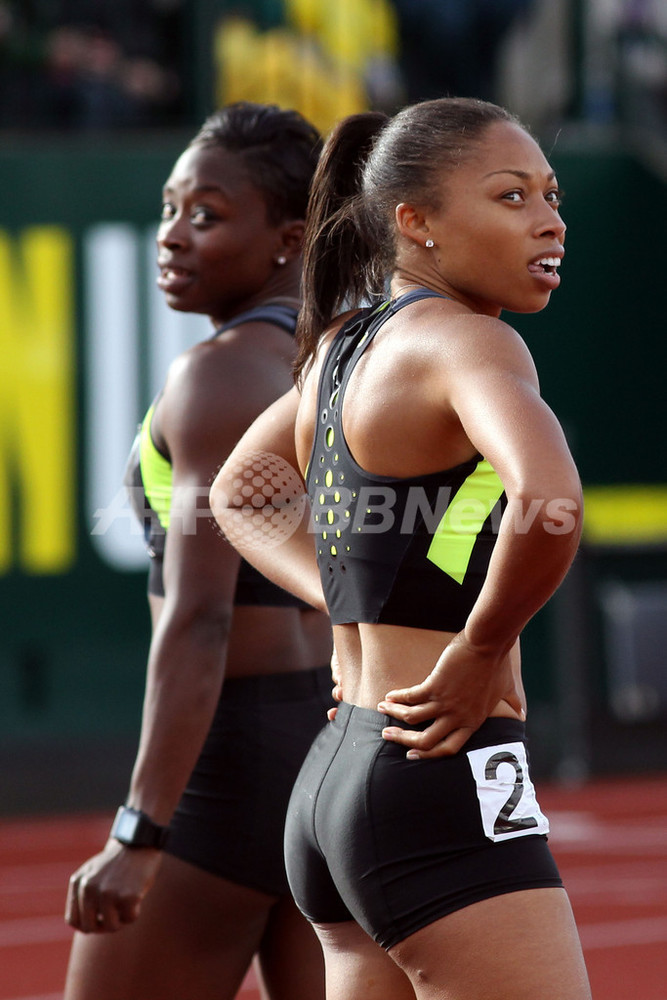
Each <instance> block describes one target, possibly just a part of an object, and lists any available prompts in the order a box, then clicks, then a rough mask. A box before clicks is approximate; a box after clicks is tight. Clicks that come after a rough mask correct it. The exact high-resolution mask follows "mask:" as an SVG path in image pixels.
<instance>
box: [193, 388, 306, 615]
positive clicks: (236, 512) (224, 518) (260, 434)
mask: <svg viewBox="0 0 667 1000" xmlns="http://www.w3.org/2000/svg"><path fill="white" fill-rule="evenodd" d="M299 402H300V396H299V393H298V390H297V389H296V388H293V389H291V390H290V392H288V393H287V394H286V395H284V396H282V397H281V398H280V399H278V400H277V401H276V402H275V403H273V405H272V406H270V407H269V408H268V409H267V410H266V411H265V412H264V413H262V414H261V416H260V417H258V418H257V420H255V422H254V423H253V424H252V426H251V427H250V428H249V429H248V431H246V433H245V434H244V435H243V437H242V438H241V440H240V441H239V443H238V445H237V446H236V447H235V448H234V450H233V452H232V453H231V455H230V456H229V458H228V460H227V461H226V462H225V464H224V465H223V467H222V469H221V470H220V472H219V473H218V476H217V478H216V480H215V482H214V484H213V487H212V489H211V510H212V511H213V514H214V516H215V518H216V520H217V522H218V524H219V525H220V528H221V530H222V531H223V533H224V534H225V536H226V537H227V538H228V539H229V540H230V541H231V543H232V544H233V545H234V547H235V548H236V549H238V551H239V552H240V553H241V555H242V556H243V557H244V558H245V559H247V560H248V562H250V563H252V565H253V566H255V567H256V568H257V569H258V570H259V571H260V572H261V573H263V574H264V576H266V577H267V578H268V579H269V580H272V581H273V582H274V583H277V584H278V585H279V586H280V587H283V588H284V589H285V590H288V591H290V592H291V593H292V594H295V595H296V596H297V597H300V598H301V599H302V600H303V601H306V603H308V604H310V605H312V607H314V608H317V609H319V610H321V611H325V610H326V605H325V602H324V595H323V593H322V584H321V582H320V574H319V569H318V567H317V560H316V557H315V542H314V536H313V533H312V531H311V530H310V503H309V500H308V496H307V494H306V487H305V483H304V481H303V478H302V476H301V474H300V472H299V471H298V462H297V456H296V448H295V443H294V429H295V424H296V417H297V412H298V409H299ZM263 469H267V470H268V471H270V472H273V475H272V476H270V477H269V476H268V475H267V477H266V482H265V483H263V482H262V476H263ZM245 484H247V485H245Z"/></svg>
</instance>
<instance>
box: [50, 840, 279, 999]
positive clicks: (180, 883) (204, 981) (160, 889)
mask: <svg viewBox="0 0 667 1000" xmlns="http://www.w3.org/2000/svg"><path fill="white" fill-rule="evenodd" d="M274 902H275V899H274V898H273V897H271V896H267V895H265V894H264V893H260V892H257V891H256V890H255V889H248V888H245V887H243V886H240V885H236V884H235V883H233V882H229V881H227V880H225V879H222V878H219V877H218V876H216V875H210V874H209V873H207V872H204V871H201V870H200V869H198V868H195V867H194V866H192V865H189V864H187V863H186V862H183V861H180V860H179V859H178V858H173V857H170V856H169V855H165V857H164V858H163V862H162V865H161V866H160V871H159V873H158V877H157V879H156V881H155V884H154V886H153V888H152V889H151V891H150V892H149V893H148V895H147V896H146V898H145V900H144V903H143V905H142V910H141V913H140V915H139V918H138V920H137V921H135V922H134V923H133V924H129V925H128V926H127V927H124V928H123V929H122V930H120V931H118V932H117V933H114V934H103V935H102V934H94V935H84V934H76V935H75V940H74V944H73V947H72V953H71V957H70V964H69V969H68V975H67V986H66V991H65V1000H183V998H184V997H187V1000H210V998H211V997H212V996H215V998H216V1000H232V998H233V997H234V996H235V995H236V992H237V990H238V988H239V985H240V983H241V982H242V980H243V977H244V975H245V972H246V970H247V969H248V967H249V965H250V962H251V961H252V956H253V954H254V953H255V951H256V950H257V948H258V947H259V943H260V941H261V938H262V935H263V933H264V929H265V926H266V921H267V918H268V914H269V911H270V909H271V907H272V905H273V904H274Z"/></svg>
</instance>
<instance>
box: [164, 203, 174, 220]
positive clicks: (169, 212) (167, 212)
mask: <svg viewBox="0 0 667 1000" xmlns="http://www.w3.org/2000/svg"><path fill="white" fill-rule="evenodd" d="M175 215H176V209H175V208H174V206H173V205H172V204H171V202H169V201H164V202H163V203H162V211H161V212H160V218H161V219H162V221H163V222H166V221H167V220H169V219H173V218H174V216H175Z"/></svg>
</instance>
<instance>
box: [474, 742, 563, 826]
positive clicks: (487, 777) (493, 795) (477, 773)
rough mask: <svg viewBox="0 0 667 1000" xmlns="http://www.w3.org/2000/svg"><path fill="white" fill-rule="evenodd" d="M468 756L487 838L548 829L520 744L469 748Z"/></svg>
mask: <svg viewBox="0 0 667 1000" xmlns="http://www.w3.org/2000/svg"><path fill="white" fill-rule="evenodd" d="M467 757H468V760H469V762H470V767H471V769H472V773H473V776H474V778H475V784H476V786H477V798H478V800H479V808H480V812H481V816H482V825H483V827H484V833H485V834H486V836H487V837H488V838H489V840H494V841H499V840H509V839H510V838H511V837H526V836H528V835H529V834H534V833H544V834H546V833H548V832H549V821H548V819H547V818H546V816H545V815H544V813H543V812H542V810H541V809H540V807H539V805H538V804H537V799H536V797H535V787H534V785H533V783H532V781H531V780H530V777H529V775H528V761H527V760H526V748H525V746H524V745H523V743H501V744H500V745H499V746H495V747H482V749H481V750H469V751H468V754H467Z"/></svg>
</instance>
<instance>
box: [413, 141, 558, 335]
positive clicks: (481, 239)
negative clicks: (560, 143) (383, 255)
mask: <svg viewBox="0 0 667 1000" xmlns="http://www.w3.org/2000/svg"><path fill="white" fill-rule="evenodd" d="M441 204H442V206H443V207H442V209H441V210H440V211H438V212H430V213H428V212H427V213H426V216H427V222H428V226H429V234H428V235H429V236H430V238H431V239H432V240H433V241H434V244H435V246H434V248H433V249H432V250H430V251H429V252H430V253H431V254H432V255H433V256H432V257H431V259H430V263H429V264H428V265H427V266H428V267H430V268H432V269H434V271H435V274H434V275H433V276H432V277H431V278H430V280H429V284H430V283H432V281H433V280H437V281H438V287H440V288H441V289H442V290H443V291H445V292H446V291H447V290H449V291H450V292H451V293H452V294H453V296H454V297H455V298H457V299H459V300H461V301H463V302H465V304H467V305H469V306H471V308H473V309H474V310H475V311H476V312H482V313H485V314H488V315H498V314H499V312H500V310H501V309H508V310H510V311H513V312H537V311H538V310H540V309H543V308H544V306H545V305H546V304H547V302H548V301H549V296H550V295H551V292H552V291H553V290H554V289H555V288H558V285H559V284H560V277H559V274H558V266H559V264H560V261H561V260H562V257H563V253H564V250H563V240H564V237H565V225H564V223H563V221H562V219H561V217H560V215H559V214H558V206H559V190H558V184H557V182H556V177H555V175H554V172H553V170H552V168H551V167H550V166H549V164H548V162H547V160H546V159H545V157H544V154H543V153H542V151H541V150H540V148H539V146H538V145H537V143H536V142H535V141H534V140H533V139H532V138H531V137H530V136H529V135H528V134H527V133H526V132H524V131H523V129H521V128H519V127H518V126H516V125H514V124H511V123H509V122H496V123H494V124H493V125H491V126H489V128H488V129H487V131H486V133H485V134H484V137H483V139H482V141H481V143H480V145H479V146H478V147H477V149H476V150H475V152H474V154H471V155H470V156H469V157H467V158H466V159H464V160H463V161H462V163H461V165H460V166H459V167H458V168H457V169H456V170H453V171H451V172H448V173H447V175H446V177H445V178H444V179H443V188H442V202H441ZM436 274H437V278H436V277H435V275H436ZM443 285H444V287H443Z"/></svg>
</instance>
